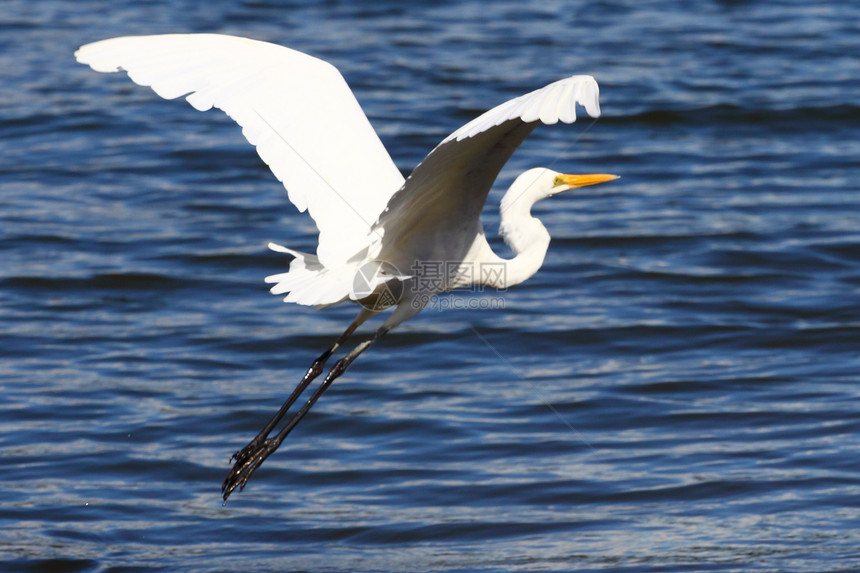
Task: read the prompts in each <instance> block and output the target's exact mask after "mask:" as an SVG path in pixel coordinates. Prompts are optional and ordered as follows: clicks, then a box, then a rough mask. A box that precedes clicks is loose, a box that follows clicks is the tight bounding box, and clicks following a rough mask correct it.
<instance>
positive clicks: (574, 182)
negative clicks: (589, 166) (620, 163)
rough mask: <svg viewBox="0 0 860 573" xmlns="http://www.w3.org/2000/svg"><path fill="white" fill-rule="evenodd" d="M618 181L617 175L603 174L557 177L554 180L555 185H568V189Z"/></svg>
mask: <svg viewBox="0 0 860 573" xmlns="http://www.w3.org/2000/svg"><path fill="white" fill-rule="evenodd" d="M615 179H618V175H606V174H605V173H593V174H590V175H559V176H558V177H556V178H555V185H556V187H558V186H559V185H568V186H570V187H586V186H588V185H597V184H598V183H606V182H607V181H613V180H615Z"/></svg>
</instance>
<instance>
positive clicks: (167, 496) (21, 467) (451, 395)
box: [0, 0, 860, 572]
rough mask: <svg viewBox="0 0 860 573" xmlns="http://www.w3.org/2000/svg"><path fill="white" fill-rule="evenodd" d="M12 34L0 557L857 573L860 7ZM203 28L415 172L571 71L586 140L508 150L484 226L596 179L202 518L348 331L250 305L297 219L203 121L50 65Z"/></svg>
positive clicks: (392, 14) (542, 13)
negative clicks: (272, 48)
mask: <svg viewBox="0 0 860 573" xmlns="http://www.w3.org/2000/svg"><path fill="white" fill-rule="evenodd" d="M0 31H1V32H0V78H2V81H0V189H2V191H0V263H2V264H0V390H2V398H0V458H1V459H2V464H0V570H4V571H55V572H59V571H129V570H133V571H154V570H165V571H192V570H193V571H225V570H242V571H245V570H249V571H292V570H304V571H531V570H541V571H629V572H641V571H644V572H649V571H661V572H664V571H814V572H822V571H853V570H858V569H860V191H859V190H858V183H857V181H858V178H860V159H858V158H860V63H858V62H860V60H858V58H857V54H860V7H858V4H857V3H854V2H841V3H833V4H827V3H825V4H821V3H814V2H806V1H800V0H785V1H782V2H764V1H761V2H756V1H723V2H670V1H668V0H654V1H651V2H634V1H632V0H631V1H626V2H625V1H617V2H611V1H598V2H589V3H563V2H553V1H551V0H549V1H547V0H544V1H541V2H521V1H520V2H494V3H485V2H480V1H478V0H465V1H464V0H458V1H457V2H445V3H437V4H436V5H434V6H432V7H430V6H425V7H420V8H416V7H412V6H408V5H407V4H406V3H400V2H393V1H389V2H385V1H378V2H371V3H361V4H359V3H355V4H352V3H344V2H324V3H319V4H317V3H310V2H308V3H298V2H297V3H292V4H291V5H290V4H284V3H280V2H273V1H270V0H257V1H247V2H227V1H210V2H199V1H195V2H191V1H184V0H183V1H171V2H167V1H163V2H162V1H153V2H139V1H132V0H113V1H111V2H106V1H76V2H62V1H60V0H40V1H38V2H34V1H32V0H4V2H3V5H2V9H0ZM200 31H217V32H224V33H232V34H238V35H244V36H250V37H254V38H258V39H262V40H268V41H272V42H276V43H280V44H284V45H288V46H291V47H293V48H296V49H299V50H302V51H305V52H308V53H311V54H314V55H316V56H319V57H322V58H325V59H327V60H329V61H331V62H332V63H334V64H335V65H337V66H338V67H339V68H340V69H341V70H342V72H343V73H344V75H345V76H346V78H347V80H348V81H349V82H350V84H351V85H352V86H353V88H354V90H355V92H356V94H357V96H358V98H359V100H360V101H361V102H362V105H363V106H364V108H365V110H366V112H367V114H368V116H369V117H370V118H371V121H372V122H373V123H374V125H375V126H376V128H377V129H378V131H379V133H380V135H381V137H382V139H383V141H384V142H385V144H386V146H387V147H388V149H389V150H390V152H391V155H392V157H393V158H394V160H395V162H396V163H397V165H398V166H399V167H400V168H401V169H402V170H403V171H404V172H405V173H408V172H409V170H410V169H412V167H414V165H415V164H416V163H417V162H419V161H420V160H421V159H422V157H423V156H424V154H425V153H426V152H427V151H428V150H430V149H431V148H432V147H433V146H434V145H435V144H436V143H437V142H438V141H439V140H441V139H442V138H444V137H445V136H446V135H447V134H448V133H450V132H451V131H452V130H454V129H456V128H457V127H458V126H459V125H461V124H463V123H465V122H466V121H468V120H469V119H471V118H472V117H474V116H475V115H476V114H478V113H480V112H481V111H484V110H486V109H487V108H488V107H490V106H492V105H494V104H496V103H499V102H501V101H504V100H505V99H507V98H509V97H513V96H516V95H519V94H521V93H524V92H526V91H529V90H532V89H535V88H537V87H540V86H542V85H544V84H545V83H548V82H550V81H553V80H555V79H558V78H560V77H563V76H567V75H571V74H574V73H587V74H593V75H594V76H595V77H596V78H597V80H598V82H599V83H600V85H601V103H602V107H603V111H604V115H603V117H602V118H601V119H600V120H599V121H597V122H592V121H591V120H590V119H588V118H581V119H580V121H579V122H577V123H576V124H574V125H573V126H556V127H553V128H541V129H538V130H537V131H536V132H535V133H534V134H533V136H532V137H531V138H530V139H529V140H528V141H527V142H526V144H525V145H524V146H523V147H522V149H521V150H520V151H519V152H518V153H517V154H516V155H515V156H514V157H513V158H512V160H511V162H510V163H509V164H508V166H507V167H506V169H505V170H504V172H503V173H502V175H501V177H500V180H499V184H498V185H497V187H498V188H497V189H496V190H495V191H494V192H493V194H492V195H491V198H490V201H489V202H488V206H487V210H486V212H485V225H486V227H487V228H488V229H489V230H491V231H492V232H493V234H494V233H495V229H496V227H497V224H498V211H497V204H498V200H499V198H500V196H501V193H502V192H503V189H504V188H505V187H506V185H507V184H508V183H509V182H510V181H511V180H512V179H513V177H514V176H515V175H516V174H517V173H519V172H521V171H523V170H525V169H527V168H530V167H533V166H539V165H543V166H548V167H552V168H554V169H556V170H559V171H566V172H589V171H592V172H608V173H618V174H620V175H621V176H622V179H620V180H619V181H617V182H614V183H612V184H608V185H604V186H600V187H594V188H588V189H584V190H582V191H579V192H575V193H574V192H571V193H568V194H565V195H562V196H559V197H556V198H553V199H551V200H549V201H546V202H544V203H541V204H540V205H539V206H538V207H537V208H536V209H535V213H536V214H538V215H539V216H540V217H541V218H542V219H543V220H544V222H545V224H546V226H547V228H548V229H549V230H550V232H551V233H552V235H553V242H552V244H551V246H550V251H549V253H548V256H547V259H546V263H545V265H544V267H543V269H542V270H541V271H540V272H539V273H538V274H537V275H536V276H535V277H533V278H532V279H531V280H530V281H528V282H526V283H525V284H523V285H521V286H519V287H517V288H514V289H511V290H510V291H508V292H505V293H500V294H498V293H486V294H485V295H484V296H497V297H501V298H502V299H503V303H504V309H502V310H492V311H491V310H484V311H481V310H468V309H466V310H457V311H453V310H451V311H446V312H440V311H436V310H428V311H425V312H424V313H423V314H422V315H419V316H418V317H416V318H415V319H413V320H411V321H410V322H408V323H406V324H404V325H403V326H402V327H400V328H398V329H397V330H396V331H394V332H392V333H391V334H390V335H388V336H387V337H386V338H385V339H383V340H382V341H381V342H380V343H379V344H377V345H376V346H375V347H374V348H372V349H371V350H370V351H368V352H367V353H366V354H365V355H362V356H361V357H360V359H359V360H358V361H356V363H355V364H354V365H353V366H352V368H351V369H350V371H348V372H347V374H345V375H344V376H343V377H342V378H340V379H339V380H338V381H337V382H336V383H335V384H334V385H333V386H332V388H331V389H330V390H329V391H328V392H327V394H326V395H325V396H324V397H323V399H322V400H320V402H319V403H318V404H317V406H316V407H315V408H314V410H313V411H312V412H311V414H310V415H309V416H308V417H307V419H306V420H305V421H303V422H302V424H301V425H299V426H298V428H297V429H296V431H295V432H294V433H293V434H292V435H291V436H290V437H289V439H288V442H287V443H286V444H285V445H284V447H282V449H281V450H279V451H278V452H277V453H276V454H275V455H274V456H273V457H271V458H270V459H269V460H268V461H267V462H266V463H265V464H264V465H263V467H262V468H261V469H260V470H259V471H258V472H257V473H256V474H255V476H254V477H253V478H252V480H251V481H250V482H249V484H248V487H247V488H246V489H245V491H243V492H241V493H236V494H234V496H233V497H232V498H231V500H230V503H229V504H228V505H227V506H226V507H222V505H221V497H220V491H219V488H220V484H221V481H222V480H223V478H224V476H225V474H226V472H227V470H228V469H229V467H230V464H229V462H228V459H229V456H230V454H231V453H232V452H234V451H235V450H236V449H238V448H239V447H241V446H242V445H244V444H245V442H247V440H248V439H249V438H250V437H251V436H253V434H254V433H255V432H256V431H257V430H258V429H259V427H260V426H261V425H262V424H263V422H264V421H265V419H266V418H267V416H268V415H269V414H271V413H272V412H273V411H274V409H276V408H277V406H278V405H279V404H280V403H281V401H282V400H283V398H285V396H286V395H287V393H288V392H289V391H290V390H291V389H292V387H293V385H294V384H295V383H296V382H297V381H298V379H299V378H300V377H301V375H302V373H303V372H304V370H305V369H306V368H307V366H308V365H309V364H310V362H311V361H312V360H313V359H314V358H315V357H316V356H317V355H318V354H319V353H320V352H321V351H322V350H323V349H324V348H325V347H327V346H328V345H329V344H330V343H331V342H332V341H333V339H334V338H335V337H336V336H337V335H338V334H339V333H340V332H341V331H342V330H343V329H344V328H345V326H346V325H347V324H348V323H349V321H350V320H351V319H352V317H353V315H354V314H355V312H356V309H355V308H351V307H348V306H347V307H343V308H334V309H329V310H325V311H314V310H313V309H309V308H305V307H298V306H295V305H284V304H282V303H281V302H280V301H279V300H278V299H277V298H275V297H272V296H271V295H269V294H268V293H267V291H266V285H265V284H264V283H263V282H262V278H263V277H264V276H266V275H267V274H272V273H275V272H280V271H282V270H283V269H284V265H285V262H286V259H285V258H284V257H283V256H282V255H278V254H275V253H270V252H268V251H267V250H266V248H265V244H266V242H267V241H270V240H274V241H278V242H283V243H285V244H288V245H290V246H292V247H295V248H301V249H305V250H313V249H314V247H315V232H314V226H313V223H312V221H311V220H310V219H309V218H307V217H306V216H305V215H299V214H298V213H296V212H295V210H294V209H293V208H292V206H291V205H290V204H289V203H288V201H287V200H286V197H285V193H284V190H283V188H282V187H281V186H280V184H279V183H278V182H277V181H276V180H275V179H274V177H273V176H272V175H271V174H270V173H269V171H268V170H267V169H266V167H265V166H264V165H262V163H261V162H260V161H259V159H258V158H257V156H256V154H255V153H254V151H253V150H252V148H251V147H250V146H248V145H247V144H246V143H245V141H244V140H243V138H242V137H241V135H240V132H239V129H238V128H237V127H236V126H234V125H233V124H232V123H231V122H230V121H229V120H228V119H227V118H226V117H223V116H222V115H220V114H218V113H215V112H210V113H207V114H201V113H199V112H196V111H195V110H193V109H192V108H191V107H190V106H188V105H186V104H184V103H183V102H166V101H163V100H161V99H159V98H158V97H157V96H155V95H154V94H152V93H151V92H150V91H149V90H148V89H144V88H140V87H138V86H135V85H133V84H132V83H131V82H130V81H129V80H128V79H127V78H125V77H123V76H121V75H119V74H115V75H110V76H108V75H103V74H97V73H95V72H92V71H91V70H89V69H88V68H86V67H85V66H81V65H78V64H76V63H75V62H74V59H73V57H72V53H73V52H74V50H75V49H76V48H77V47H78V46H79V45H81V44H84V43H87V42H90V41H94V40H98V39H102V38H106V37H112V36H119V35H127V34H148V33H164V32H200ZM335 136H336V134H335ZM493 241H494V245H496V247H497V248H498V249H500V250H503V245H501V243H500V242H499V241H498V239H497V238H494V239H493ZM457 296H458V297H460V299H461V300H463V301H468V300H474V298H471V299H470V298H468V296H469V295H457ZM471 296H473V297H474V296H475V295H471ZM370 327H372V325H369V326H368V327H367V329H368V331H369V329H370Z"/></svg>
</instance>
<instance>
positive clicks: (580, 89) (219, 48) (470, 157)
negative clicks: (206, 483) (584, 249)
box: [76, 34, 615, 501]
mask: <svg viewBox="0 0 860 573" xmlns="http://www.w3.org/2000/svg"><path fill="white" fill-rule="evenodd" d="M76 57H77V59H78V61H80V62H82V63H85V64H88V65H90V66H91V67H92V68H93V69H95V70H97V71H102V72H113V71H119V70H126V71H128V73H129V76H130V77H131V79H132V80H134V81H135V82H136V83H138V84H141V85H148V86H151V87H152V88H153V89H154V90H155V91H156V93H158V94H159V95H161V96H162V97H165V98H168V99H172V98H176V97H179V96H185V97H186V99H187V100H188V101H189V103H191V104H192V105H193V106H194V107H195V108H197V109H198V110H201V111H203V110H207V109H209V108H211V107H218V108H220V109H222V110H224V111H225V112H226V113H227V114H229V115H230V116H231V117H232V118H233V119H235V120H236V121H237V122H238V123H239V124H240V125H241V126H242V128H243V134H244V135H245V137H246V138H247V139H248V141H249V142H251V143H252V144H253V145H255V146H256V148H257V151H258V153H259V154H260V157H261V158H262V159H263V161H265V162H266V163H267V164H268V165H269V167H270V168H271V169H272V171H273V173H274V174H275V175H276V176H277V178H278V179H279V180H280V181H281V182H283V184H284V186H285V187H286V188H287V192H288V196H289V198H290V200H291V201H292V202H293V203H294V204H295V205H296V207H297V208H298V209H299V210H300V211H304V210H306V209H307V210H308V211H309V213H310V215H311V216H312V217H313V218H314V220H315V221H316V223H317V227H318V228H319V246H318V248H317V252H316V253H315V254H309V253H301V252H298V251H294V250H292V249H289V248H287V247H284V246H281V245H277V244H270V247H271V248H272V249H273V250H275V251H279V252H284V253H287V254H290V255H292V256H293V257H294V259H293V261H292V262H291V263H290V267H289V270H288V271H287V272H285V273H280V274H276V275H272V276H270V277H267V278H266V281H267V282H269V283H272V284H273V286H272V289H271V291H272V293H274V294H278V295H284V297H285V298H284V300H285V301H287V302H294V303H298V304H304V305H313V306H318V307H322V306H329V305H333V304H338V303H341V302H345V301H354V302H357V303H359V304H361V305H362V310H361V311H360V312H359V314H358V316H357V317H356V319H355V320H354V321H353V322H352V324H351V325H350V326H349V328H347V330H346V331H345V332H344V333H343V334H342V335H341V337H340V338H338V340H337V341H336V343H335V344H334V345H333V346H332V347H331V348H329V349H328V350H326V351H325V352H324V353H323V354H322V355H321V356H320V357H319V358H318V359H317V360H316V361H315V362H314V364H313V365H312V366H311V367H310V369H309V370H308V372H307V373H306V374H305V376H304V377H303V379H302V381H301V382H300V383H299V385H298V387H297V388H296V389H295V390H294V391H293V393H292V395H291V396H290V397H289V399H288V400H287V401H286V402H285V403H284V405H283V406H282V407H281V409H280V411H279V412H278V414H276V415H275V417H273V418H272V420H271V421H270V422H269V423H268V424H267V425H266V427H265V428H264V429H263V431H261V432H260V433H259V434H258V435H257V437H255V438H254V439H253V440H252V441H251V442H250V443H249V444H248V445H247V446H246V447H245V448H243V449H242V450H241V451H239V452H237V453H236V454H235V456H234V457H235V459H236V463H235V464H234V466H233V469H232V471H231V472H230V474H229V475H228V477H227V480H226V481H225V483H224V486H223V488H222V489H223V492H224V500H225V501H226V500H227V497H228V496H229V495H230V493H232V492H233V491H234V489H235V488H236V487H240V488H241V487H244V485H245V483H246V482H247V480H248V478H249V477H250V476H251V474H252V473H253V472H254V470H255V469H256V468H257V467H259V465H260V464H261V463H262V462H263V460H264V459H266V457H267V456H268V455H270V454H271V453H272V452H274V451H275V449H277V447H278V446H279V445H280V444H281V442H282V441H283V439H284V438H285V437H286V435H287V434H288V433H289V432H290V431H291V430H292V428H293V427H294V426H295V425H296V424H297V423H298V421H299V420H300V419H301V418H302V417H303V416H304V414H305V413H306V412H307V411H308V410H309V409H310V407H311V406H312V405H313V404H314V403H315V402H316V400H317V399H318V398H319V396H320V395H321V394H322V393H323V392H324V391H325V389H326V388H328V386H329V385H330V384H331V382H332V381H333V380H334V379H335V378H337V377H338V376H339V375H340V374H341V373H342V372H343V371H344V370H345V369H346V367H347V366H349V364H350V363H351V362H352V361H353V360H354V359H355V358H356V357H357V356H358V355H359V354H360V353H361V352H363V351H364V350H365V349H367V347H368V346H370V344H372V343H373V342H374V341H375V340H376V339H378V338H379V337H380V336H382V335H383V334H385V333H386V332H388V331H389V330H390V329H391V328H394V327H395V326H397V325H398V324H400V323H401V322H403V321H404V320H407V319H408V318H410V317H412V316H414V315H415V314H417V313H418V312H420V311H421V310H422V309H423V308H424V307H425V306H426V305H427V303H428V302H429V301H430V300H431V299H432V297H433V296H435V295H436V294H439V293H441V292H445V291H448V290H452V289H454V288H459V287H463V286H468V285H472V284H481V285H486V286H489V287H494V288H508V287H510V286H513V285H515V284H519V283H521V282H522V281H524V280H526V279H527V278H529V277H530V276H532V275H533V274H534V273H535V272H537V270H538V269H539V268H540V266H541V264H542V263H543V259H544V255H545V253H546V250H547V247H548V246H549V241H550V235H549V233H548V232H547V230H546V228H545V227H544V226H543V225H542V224H541V222H540V221H539V220H538V219H536V218H535V217H533V216H532V215H531V207H532V206H533V205H534V204H535V203H536V202H537V201H540V200H541V199H544V198H546V197H549V196H551V195H553V194H555V193H558V192H561V191H565V190H567V189H571V188H574V187H582V186H585V185H594V184H596V183H601V182H604V181H609V180H611V179H615V176H611V175H562V174H559V173H556V172H554V171H551V170H549V169H544V168H535V169H531V170H529V171H526V172H525V173H523V174H521V175H520V176H519V177H518V178H517V179H516V181H515V182H514V184H513V185H512V186H511V187H510V189H509V190H508V191H507V193H506V194H505V196H504V197H503V199H502V205H501V227H500V232H501V234H502V236H503V238H504V239H505V242H506V243H507V244H508V245H509V246H510V247H511V249H512V250H513V252H514V253H515V256H514V257H513V258H512V259H504V258H502V257H499V256H498V255H496V254H495V253H494V252H493V250H492V249H491V248H490V245H489V243H488V242H487V239H486V236H485V235H484V229H483V226H482V225H481V221H480V213H481V210H482V208H483V206H484V203H485V201H486V198H487V194H488V193H489V190H490V188H491V186H492V184H493V182H494V181H495V179H496V176H497V175H498V173H499V171H500V170H501V168H502V167H503V165H504V164H505V162H506V161H507V160H508V158H509V157H510V156H511V154H512V153H513V152H514V150H515V149H516V148H517V147H518V146H519V145H520V143H521V142H522V141H523V140H524V139H525V138H526V137H527V136H528V135H529V134H530V133H531V131H532V130H533V129H534V128H535V127H536V126H537V125H538V124H539V123H541V122H542V123H545V124H553V123H556V122H558V121H562V122H564V123H572V122H573V121H575V119H576V113H575V106H576V105H577V104H579V105H582V106H583V107H585V109H586V111H587V112H588V113H589V115H591V116H593V117H597V116H599V115H600V109H599V105H598V88H597V83H596V82H595V81H594V79H593V78H592V77H590V76H572V77H570V78H565V79H563V80H559V81H557V82H554V83H552V84H550V85H548V86H545V87H543V88H541V89H539V90H536V91H534V92H531V93H529V94H526V95H524V96H521V97H518V98H515V99H512V100H510V101H508V102H505V103H503V104H502V105H499V106H497V107H495V108H493V109H491V110H489V111H487V112H486V113H484V114H482V115H481V116H479V117H478V118H476V119H475V120H473V121H471V122H469V123H468V124H466V125H464V126H463V127H461V128H460V129H458V130H457V131H455V132H454V133H452V134H451V135H450V136H449V137H447V138H446V139H445V140H444V141H442V142H441V143H440V144H439V145H438V146H437V147H436V148H435V149H434V150H433V151H432V152H431V153H430V154H429V155H428V156H427V157H426V158H425V160H424V161H422V162H421V164H419V165H418V166H417V167H416V168H415V170H414V171H413V172H412V173H411V175H410V176H409V177H408V178H407V179H406V180H404V179H403V177H402V175H401V174H400V171H399V170H398V169H397V168H396V166H395V165H394V163H393V161H392V160H391V158H390V156H389V155H388V153H387V151H386V150H385V148H384V146H383V145H382V143H381V141H380V140H379V138H378V136H377V135H376V133H375V132H374V130H373V128H372V127H371V125H370V122H369V121H368V120H367V117H366V116H365V115H364V112H363V111H362V110H361V107H360V106H359V104H358V102H357V101H356V99H355V97H354V96H353V94H352V92H351V91H350V89H349V87H348V85H347V84H346V82H345V81H344V79H343V77H342V76H341V75H340V73H339V72H338V71H337V70H336V69H335V68H334V67H333V66H331V65H330V64H328V63H326V62H323V61H322V60H318V59H316V58H313V57H311V56H308V55H306V54H302V53H300V52H296V51H294V50H290V49H288V48H284V47H281V46H276V45H273V44H268V43H265V42H259V41H255V40H249V39H245V38H237V37H232V36H222V35H213V34H192V35H165V36H141V37H125V38H114V39H111V40H104V41H101V42H96V43H93V44H88V45H86V46H83V47H82V48H81V49H80V50H78V52H76ZM431 274H432V277H431ZM431 278H432V279H433V280H430V279H431ZM390 307H393V311H392V312H391V314H390V316H389V317H388V319H387V320H386V321H385V322H384V323H383V325H382V326H381V327H379V329H377V331H376V333H375V334H374V335H373V337H372V338H370V339H369V340H366V341H364V342H362V343H360V344H359V345H358V346H356V348H355V349H353V350H352V351H351V352H349V353H348V354H347V355H346V356H345V357H344V358H342V359H341V360H339V361H338V362H337V363H336V364H335V366H334V367H333V368H332V369H331V371H330V372H329V374H328V375H327V376H326V378H325V379H324V381H323V382H322V384H321V385H320V386H319V387H318V388H317V390H316V391H315V392H314V393H313V395H312V396H311V398H310V399H309V400H308V401H307V403H306V404H305V405H304V406H303V407H302V408H301V409H300V410H299V411H298V412H297V413H296V414H295V416H294V417H293V418H292V419H291V420H290V422H288V423H287V424H286V426H284V427H283V428H282V429H281V430H280V431H279V432H278V434H277V435H276V436H274V437H269V434H270V433H271V432H272V431H273V430H274V428H275V426H276V425H277V424H278V423H279V422H280V420H281V418H282V417H283V416H284V414H285V413H286V412H287V410H288V409H289V408H290V406H292V404H293V403H294V402H295V401H296V400H297V399H298V396H299V395H300V394H301V393H302V392H303V391H304V390H305V389H306V388H307V386H308V385H309V384H310V382H311V381H312V380H313V379H314V378H316V377H317V376H318V375H319V374H320V373H321V372H322V369H323V366H324V364H325V362H326V361H327V360H328V358H329V357H330V356H331V355H332V354H333V353H334V352H335V351H336V350H337V349H338V348H339V347H340V346H341V345H342V344H343V343H344V342H345V341H346V339H347V338H348V337H349V336H350V335H351V334H352V333H353V332H354V331H355V329H356V328H358V326H360V325H361V324H362V323H363V322H365V321H366V320H367V319H368V318H371V317H372V316H374V315H376V314H378V313H380V312H382V311H384V310H386V309H388V308H390Z"/></svg>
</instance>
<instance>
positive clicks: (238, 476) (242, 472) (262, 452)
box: [221, 438, 280, 505]
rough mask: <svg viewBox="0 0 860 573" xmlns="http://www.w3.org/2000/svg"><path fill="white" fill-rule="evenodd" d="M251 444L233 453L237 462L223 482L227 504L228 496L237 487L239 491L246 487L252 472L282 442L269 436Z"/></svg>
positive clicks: (225, 502) (223, 491)
mask: <svg viewBox="0 0 860 573" xmlns="http://www.w3.org/2000/svg"><path fill="white" fill-rule="evenodd" d="M254 442H256V440H254V441H252V442H251V443H250V444H248V445H247V446H245V447H244V448H242V451H240V452H236V453H235V454H233V457H232V458H230V459H231V460H233V459H235V460H236V463H235V464H233V468H232V469H231V470H230V473H228V474H227V479H225V480H224V483H223V484H221V493H222V494H223V495H224V504H225V505H226V504H227V498H229V497H230V494H231V493H233V492H234V491H235V490H236V488H237V487H238V488H239V491H242V490H243V489H245V484H246V483H248V480H249V479H250V478H251V474H253V473H254V471H256V469H257V468H259V467H260V465H261V464H262V463H263V461H264V460H265V459H266V458H268V457H269V456H270V455H271V454H272V453H273V452H274V451H275V450H277V449H278V446H279V445H280V442H279V441H278V440H277V439H276V438H269V439H268V440H264V441H263V442H261V443H256V444H255V443H254Z"/></svg>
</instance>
